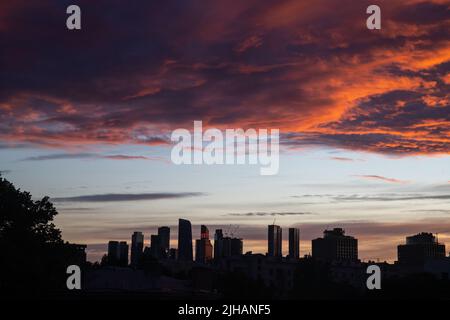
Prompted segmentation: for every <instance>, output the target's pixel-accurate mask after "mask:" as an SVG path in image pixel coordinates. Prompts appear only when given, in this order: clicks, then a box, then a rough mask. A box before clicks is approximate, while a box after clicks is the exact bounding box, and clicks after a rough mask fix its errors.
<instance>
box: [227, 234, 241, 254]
mask: <svg viewBox="0 0 450 320" xmlns="http://www.w3.org/2000/svg"><path fill="white" fill-rule="evenodd" d="M226 239H229V242H230V256H239V255H242V251H243V249H244V243H243V241H242V239H239V238H226Z"/></svg>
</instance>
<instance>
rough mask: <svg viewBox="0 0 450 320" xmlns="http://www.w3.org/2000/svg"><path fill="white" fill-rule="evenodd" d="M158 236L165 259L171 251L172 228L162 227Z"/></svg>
mask: <svg viewBox="0 0 450 320" xmlns="http://www.w3.org/2000/svg"><path fill="white" fill-rule="evenodd" d="M158 236H159V239H160V242H161V252H162V255H163V257H164V258H167V257H168V256H169V249H170V228H169V227H160V228H158Z"/></svg>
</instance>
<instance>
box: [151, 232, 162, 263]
mask: <svg viewBox="0 0 450 320" xmlns="http://www.w3.org/2000/svg"><path fill="white" fill-rule="evenodd" d="M150 252H151V254H152V256H153V257H154V258H156V259H160V258H161V253H162V249H161V237H160V236H159V235H155V234H152V235H151V236H150Z"/></svg>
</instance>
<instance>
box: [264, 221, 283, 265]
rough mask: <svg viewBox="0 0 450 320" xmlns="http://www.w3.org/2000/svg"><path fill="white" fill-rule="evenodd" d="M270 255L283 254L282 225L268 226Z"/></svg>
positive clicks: (279, 255)
mask: <svg viewBox="0 0 450 320" xmlns="http://www.w3.org/2000/svg"><path fill="white" fill-rule="evenodd" d="M267 241H268V256H270V257H281V256H282V246H281V243H282V233H281V227H280V226H277V225H274V224H272V225H269V226H268V237H267Z"/></svg>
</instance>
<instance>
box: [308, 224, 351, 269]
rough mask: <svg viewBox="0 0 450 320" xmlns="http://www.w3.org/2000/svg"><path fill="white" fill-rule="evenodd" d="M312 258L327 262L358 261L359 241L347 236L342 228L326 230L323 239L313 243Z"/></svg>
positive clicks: (315, 240)
mask: <svg viewBox="0 0 450 320" xmlns="http://www.w3.org/2000/svg"><path fill="white" fill-rule="evenodd" d="M312 256H313V258H316V259H319V260H325V261H342V260H345V261H355V260H358V240H357V239H355V238H353V237H351V236H346V235H345V231H344V229H341V228H334V229H333V230H325V231H324V232H323V238H317V239H314V240H313V241H312Z"/></svg>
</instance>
